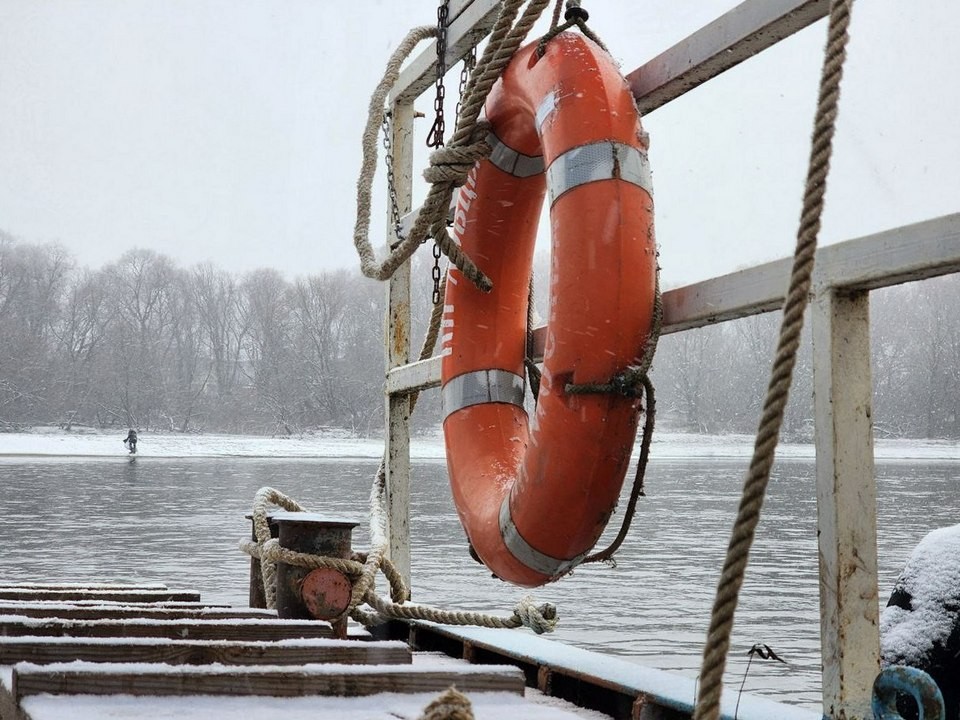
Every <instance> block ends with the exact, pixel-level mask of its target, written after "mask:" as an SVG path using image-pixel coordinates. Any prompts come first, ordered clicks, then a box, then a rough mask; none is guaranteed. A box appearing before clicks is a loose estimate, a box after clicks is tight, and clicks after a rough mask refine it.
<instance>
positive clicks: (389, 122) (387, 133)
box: [383, 110, 403, 242]
mask: <svg viewBox="0 0 960 720" xmlns="http://www.w3.org/2000/svg"><path fill="white" fill-rule="evenodd" d="M383 156H384V159H385V160H386V162H387V191H388V192H389V194H390V200H389V203H390V215H391V216H392V219H393V234H394V237H395V238H396V241H397V242H400V241H401V240H403V235H402V232H403V230H402V228H401V226H400V201H399V199H398V198H397V186H396V182H395V180H394V177H393V115H392V114H391V113H390V111H389V110H388V111H386V112H384V113H383Z"/></svg>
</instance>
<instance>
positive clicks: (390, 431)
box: [384, 103, 414, 587]
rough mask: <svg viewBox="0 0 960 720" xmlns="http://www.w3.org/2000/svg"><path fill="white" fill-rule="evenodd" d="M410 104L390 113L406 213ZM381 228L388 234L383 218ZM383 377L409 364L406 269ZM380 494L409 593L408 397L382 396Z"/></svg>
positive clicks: (392, 299)
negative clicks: (384, 497)
mask: <svg viewBox="0 0 960 720" xmlns="http://www.w3.org/2000/svg"><path fill="white" fill-rule="evenodd" d="M413 115H414V113H413V103H406V104H400V105H396V106H394V108H393V138H392V140H393V176H394V187H395V188H396V196H397V204H398V208H397V209H398V210H399V211H400V212H401V213H405V212H408V211H409V210H410V205H411V203H412V199H411V198H412V191H413V182H412V176H413ZM389 215H390V212H389V209H388V218H387V228H388V232H392V231H393V221H392V220H391V219H390V217H389ZM386 324H387V327H386V333H385V336H386V340H387V346H386V365H387V373H388V375H389V373H390V372H391V371H392V370H393V369H394V368H397V367H401V366H403V365H406V364H407V363H408V362H410V263H408V262H407V263H404V264H403V265H402V266H401V267H399V268H398V269H397V271H396V272H395V273H394V274H393V276H392V277H391V278H390V282H389V284H388V287H387V313H386ZM385 402H386V421H387V427H386V448H385V450H384V452H385V453H386V455H387V457H386V460H387V462H386V493H387V508H388V515H387V538H388V553H387V554H388V557H389V558H390V560H391V561H392V562H393V564H394V565H395V566H396V568H397V570H398V571H399V572H400V574H401V575H402V576H403V578H404V580H405V581H406V583H407V587H410V396H409V395H407V394H387V395H386V396H385Z"/></svg>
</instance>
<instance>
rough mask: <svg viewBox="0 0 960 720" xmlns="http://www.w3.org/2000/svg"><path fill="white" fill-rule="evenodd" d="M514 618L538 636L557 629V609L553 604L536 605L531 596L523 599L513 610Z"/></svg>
mask: <svg viewBox="0 0 960 720" xmlns="http://www.w3.org/2000/svg"><path fill="white" fill-rule="evenodd" d="M513 614H514V616H515V617H516V618H517V619H518V620H519V621H520V624H521V625H523V626H524V627H528V628H530V629H531V630H533V631H534V632H535V633H536V634H537V635H542V634H543V633H548V632H553V631H554V629H555V628H556V627H557V607H556V605H554V604H553V603H543V604H541V605H536V604H535V603H534V600H533V598H532V597H530V596H529V595H528V596H527V597H525V598H522V599H521V600H520V602H518V603H517V604H516V606H515V607H514V608H513Z"/></svg>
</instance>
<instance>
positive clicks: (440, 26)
mask: <svg viewBox="0 0 960 720" xmlns="http://www.w3.org/2000/svg"><path fill="white" fill-rule="evenodd" d="M449 12H450V0H443V3H441V4H440V6H439V7H438V8H437V96H436V97H435V98H434V100H433V111H434V113H435V119H434V121H433V127H432V128H430V133H429V134H428V135H427V147H432V148H441V147H443V130H444V127H443V126H444V120H443V100H444V98H445V97H446V94H447V91H446V88H444V87H443V76H444V75H446V74H447V16H448V15H449Z"/></svg>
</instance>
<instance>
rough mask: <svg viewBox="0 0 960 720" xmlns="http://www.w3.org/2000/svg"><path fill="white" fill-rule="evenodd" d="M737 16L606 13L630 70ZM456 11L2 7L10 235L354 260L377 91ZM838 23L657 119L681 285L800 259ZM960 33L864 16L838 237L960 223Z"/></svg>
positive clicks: (673, 5) (284, 266) (5, 208)
mask: <svg viewBox="0 0 960 720" xmlns="http://www.w3.org/2000/svg"><path fill="white" fill-rule="evenodd" d="M736 4H737V3H736V2H734V1H733V0H683V1H668V0H644V1H643V2H636V1H635V0H586V1H585V3H584V5H585V6H586V7H587V8H588V9H589V10H590V12H591V22H590V24H591V26H592V27H593V28H594V30H595V31H596V32H597V33H598V34H599V35H600V36H601V37H602V38H603V39H604V41H605V42H606V44H607V45H608V46H609V47H610V49H611V51H612V53H613V55H614V56H615V58H616V59H617V60H618V61H619V62H620V63H621V65H622V68H623V70H624V73H625V74H626V73H628V72H629V71H631V70H633V69H635V68H636V67H638V66H639V65H641V64H643V63H644V62H645V61H646V60H648V59H649V58H651V57H653V56H655V55H656V54H658V53H659V52H660V51H662V50H664V49H666V48H667V47H669V46H670V45H672V44H674V43H675V42H677V41H678V40H680V39H682V38H683V37H685V36H686V35H688V34H689V33H690V32H692V31H694V30H696V29H697V28H698V27H700V26H701V25H704V24H706V23H707V22H708V21H709V20H711V19H712V18H713V17H715V16H716V15H719V14H720V13H721V12H723V11H725V10H727V9H729V8H731V7H733V6H735V5H736ZM546 14H547V15H549V12H547V13H546ZM435 19H436V2H433V1H432V0H407V1H405V2H400V1H399V0H356V1H355V2H353V3H334V2H331V1H328V0H301V1H296V0H271V1H270V2H266V1H263V2H252V1H247V0H0V230H3V231H5V232H7V233H10V234H12V235H14V236H15V237H16V238H18V239H20V240H23V241H28V242H47V241H57V242H60V243H61V244H62V245H64V246H65V247H66V248H67V249H68V250H70V252H71V253H73V254H74V256H75V257H76V258H77V259H78V260H79V261H80V263H81V264H82V265H89V266H90V267H94V268H96V267H100V266H102V265H103V264H105V263H107V262H112V261H114V260H116V259H117V258H119V256H120V255H121V254H122V253H123V252H124V251H126V250H128V249H130V248H133V247H145V248H151V249H154V250H157V251H159V252H162V253H166V254H168V255H170V256H171V257H173V258H174V259H176V260H177V261H178V262H179V263H180V264H182V265H185V266H190V265H193V264H194V263H197V262H202V261H206V260H211V261H213V262H215V263H216V264H218V265H220V266H221V267H223V268H225V269H227V270H230V271H234V272H244V271H247V270H252V269H255V268H259V267H274V268H277V269H278V270H281V271H282V272H283V273H284V274H286V275H287V276H288V277H290V278H293V277H296V276H298V275H306V274H311V273H316V272H320V271H322V270H324V269H331V268H339V267H356V265H357V261H356V257H355V253H354V250H353V244H352V229H353V223H354V219H355V210H354V202H355V185H356V179H357V172H358V169H359V163H360V134H361V131H362V128H363V124H364V122H365V120H366V111H367V103H368V100H369V96H370V93H371V92H372V90H373V88H374V86H375V85H376V83H377V82H378V80H379V79H380V77H381V75H382V73H383V68H384V64H385V62H386V59H387V57H388V55H389V53H390V52H391V50H392V49H393V48H394V47H396V45H397V44H398V43H399V42H400V40H401V38H402V37H403V35H404V34H405V33H406V31H407V29H409V28H410V27H412V26H414V25H421V24H432V23H434V22H435ZM825 33H826V25H825V21H821V22H819V23H817V24H816V25H814V26H812V27H811V28H808V29H807V30H805V31H804V32H802V33H800V34H798V35H797V36H795V37H793V38H791V39H789V40H787V41H785V42H783V43H780V45H779V46H777V47H775V48H773V49H772V50H768V51H766V52H764V53H763V54H761V55H760V56H759V57H757V58H754V59H753V60H751V61H748V62H746V63H744V64H742V65H741V66H739V67H738V68H736V69H734V70H732V71H730V72H728V73H726V74H725V75H723V76H721V77H720V78H718V79H716V80H713V81H711V82H710V83H708V85H707V86H705V87H702V88H700V89H697V90H695V91H693V92H691V93H689V94H688V95H687V96H685V97H683V98H681V99H679V100H676V101H674V102H672V103H670V104H669V105H667V106H666V107H664V108H662V109H660V110H657V111H656V112H654V113H652V114H651V115H650V116H649V118H647V119H646V120H645V126H646V128H647V130H648V131H649V132H650V134H651V139H652V147H651V164H652V167H653V173H654V183H655V188H656V190H655V202H656V207H657V220H656V221H657V236H658V240H659V243H660V245H661V265H662V266H663V279H664V282H665V284H666V286H668V287H669V286H675V285H677V284H680V283H686V282H690V281H693V280H698V279H702V278H705V277H709V276H712V275H715V274H719V273H724V272H729V271H731V270H734V269H736V268H737V267H740V266H743V265H746V264H750V263H754V262H757V261H759V260H772V259H776V258H779V257H782V256H784V255H787V254H789V253H790V252H791V251H792V247H793V244H794V239H795V234H796V225H797V220H798V216H799V210H800V201H801V195H802V190H803V182H804V175H805V169H806V162H807V154H808V151H809V140H808V138H809V135H810V130H811V128H812V120H813V112H814V105H815V98H816V89H817V81H818V74H819V67H820V62H821V48H822V46H823V43H824V39H825ZM958 35H960V2H957V0H925V1H923V2H914V3H904V2H902V1H901V2H898V3H894V2H893V0H860V2H858V3H856V4H855V6H854V16H853V22H852V27H851V36H852V41H851V47H850V53H851V58H850V61H849V64H848V71H847V74H846V76H845V78H844V85H843V96H842V99H841V107H840V120H839V127H838V136H837V149H836V154H835V160H834V171H833V174H832V175H831V179H830V182H829V193H828V196H827V209H826V215H825V221H824V227H823V240H824V242H835V241H837V240H841V239H846V238H849V237H857V236H860V235H865V234H869V233H871V232H875V231H878V230H882V229H886V228H889V227H895V226H898V225H902V224H905V223H910V222H915V221H918V220H923V219H926V218H929V217H934V216H938V215H943V214H947V213H950V212H956V211H958V210H960V132H958V131H957V127H958V123H960V81H958V79H957V74H958V70H960V43H958V42H957V37H958ZM456 85H457V73H456V71H454V72H453V73H451V74H450V75H449V76H448V100H452V102H455V98H456ZM452 102H451V104H450V106H449V107H450V114H451V115H452V108H453V104H452ZM431 108H432V97H431V95H429V94H428V95H426V96H424V97H423V98H422V99H421V100H420V102H419V103H418V109H420V110H423V111H428V112H429V111H430V110H431ZM430 123H431V120H430V119H427V120H421V121H420V125H419V127H418V134H419V137H418V140H417V146H418V148H422V146H423V140H424V139H425V137H426V134H427V131H428V130H429V127H430ZM448 132H449V129H448ZM425 158H426V150H425V149H421V150H418V163H417V167H418V170H417V172H419V168H422V167H423V164H424V161H425ZM425 188H426V186H425V184H423V183H422V181H421V183H420V187H418V189H417V191H416V192H417V195H418V197H421V198H422V197H423V194H424V192H425ZM376 189H377V190H378V191H379V192H380V194H381V197H382V196H383V194H384V186H383V184H382V183H380V184H378V186H377V188H376ZM383 215H384V212H383V210H382V200H381V206H380V209H379V210H378V211H375V215H374V222H375V225H374V228H375V230H374V232H375V233H376V235H375V239H378V238H381V237H383V233H384V232H385V230H384V225H383Z"/></svg>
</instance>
